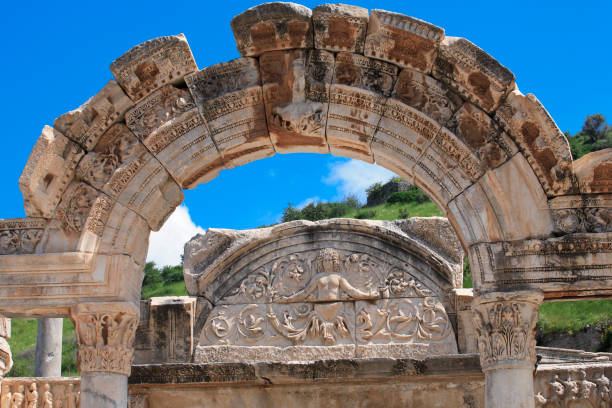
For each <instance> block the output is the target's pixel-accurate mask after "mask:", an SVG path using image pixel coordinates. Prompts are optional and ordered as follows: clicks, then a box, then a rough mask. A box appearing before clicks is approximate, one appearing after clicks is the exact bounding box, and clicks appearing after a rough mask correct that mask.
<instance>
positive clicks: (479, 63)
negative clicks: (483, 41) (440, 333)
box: [432, 37, 514, 113]
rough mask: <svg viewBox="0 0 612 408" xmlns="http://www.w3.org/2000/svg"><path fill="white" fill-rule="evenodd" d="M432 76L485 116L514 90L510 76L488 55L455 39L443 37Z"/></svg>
mask: <svg viewBox="0 0 612 408" xmlns="http://www.w3.org/2000/svg"><path fill="white" fill-rule="evenodd" d="M432 75H433V76H434V77H435V78H437V79H439V80H440V81H442V82H445V83H447V84H448V85H450V86H451V87H452V88H453V89H455V90H457V91H458V92H459V93H460V94H461V96H463V97H464V98H466V99H468V100H470V101H472V102H473V103H475V104H476V105H478V106H479V107H481V108H482V109H484V110H485V111H486V112H487V113H491V112H493V111H494V110H495V109H496V108H497V107H498V106H499V104H500V102H501V100H502V99H503V98H504V96H506V94H507V93H508V92H510V91H512V89H514V74H513V73H512V72H510V71H509V70H508V69H507V68H506V67H504V66H503V65H501V64H500V63H499V62H497V61H496V60H495V59H494V58H493V57H491V56H490V55H489V54H487V53H486V52H484V51H483V50H481V49H480V48H478V47H477V46H476V45H474V44H472V43H471V42H469V41H468V40H466V39H464V38H459V37H446V38H445V39H444V41H442V43H441V44H440V45H439V47H438V54H437V58H436V61H435V64H434V67H433V71H432Z"/></svg>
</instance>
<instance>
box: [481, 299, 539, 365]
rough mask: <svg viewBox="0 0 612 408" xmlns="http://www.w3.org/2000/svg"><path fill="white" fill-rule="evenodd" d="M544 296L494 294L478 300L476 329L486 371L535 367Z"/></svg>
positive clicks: (482, 362) (482, 363)
mask: <svg viewBox="0 0 612 408" xmlns="http://www.w3.org/2000/svg"><path fill="white" fill-rule="evenodd" d="M542 299H543V295H542V293H540V292H531V291H529V292H527V291H520V292H509V293H505V292H493V293H486V294H483V295H480V296H478V297H475V298H474V301H473V303H472V311H473V320H474V328H475V329H476V333H477V335H478V350H479V352H480V365H481V366H482V369H483V371H487V370H492V369H501V368H515V367H516V368H518V367H522V368H532V369H533V367H534V366H535V362H536V355H535V345H536V339H535V325H536V323H537V321H538V314H539V308H540V304H541V303H542Z"/></svg>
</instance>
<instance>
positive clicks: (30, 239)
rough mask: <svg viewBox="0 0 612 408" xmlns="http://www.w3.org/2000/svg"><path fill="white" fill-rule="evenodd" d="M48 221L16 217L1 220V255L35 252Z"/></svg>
mask: <svg viewBox="0 0 612 408" xmlns="http://www.w3.org/2000/svg"><path fill="white" fill-rule="evenodd" d="M46 225H47V221H45V220H43V219H36V218H14V219H6V220H2V221H0V255H23V254H33V253H34V251H35V250H36V247H37V246H38V243H39V242H40V240H41V238H42V236H43V233H44V229H45V227H46Z"/></svg>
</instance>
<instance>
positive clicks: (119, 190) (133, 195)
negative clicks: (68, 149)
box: [77, 123, 184, 230]
mask: <svg viewBox="0 0 612 408" xmlns="http://www.w3.org/2000/svg"><path fill="white" fill-rule="evenodd" d="M77 176H78V177H79V178H80V179H81V180H83V181H85V182H87V183H88V184H90V185H92V186H94V187H96V188H97V189H99V190H102V191H104V192H105V193H106V194H108V196H109V197H111V198H113V199H116V200H118V201H119V202H121V203H122V204H123V205H125V206H127V207H128V208H130V209H132V210H133V211H135V212H137V213H138V214H140V215H141V216H142V217H144V218H145V219H146V220H147V222H148V223H149V226H150V227H151V229H153V230H158V229H159V228H161V226H162V225H163V223H164V221H165V220H166V218H167V217H169V216H170V214H171V213H172V211H174V209H175V208H176V207H177V206H178V205H179V204H180V203H181V202H182V201H183V198H184V195H183V192H182V190H181V188H180V187H179V186H178V185H177V184H176V182H175V181H174V180H173V179H172V178H171V177H170V175H169V174H168V172H167V171H166V169H164V167H162V165H161V164H160V163H159V162H158V161H157V160H156V159H155V157H154V156H153V155H151V153H149V151H148V150H147V149H146V148H145V146H143V145H142V144H141V143H140V142H139V141H138V139H137V138H136V136H135V135H134V134H133V133H132V132H130V130H129V129H128V128H127V127H126V126H125V125H124V124H121V123H118V124H115V125H113V127H111V128H110V129H109V130H108V131H107V132H106V133H105V134H104V136H102V138H101V139H100V141H99V142H98V144H97V145H96V147H95V148H94V150H93V151H92V152H90V153H88V154H87V155H86V156H85V158H84V159H83V160H82V161H81V163H80V164H79V168H78V170H77Z"/></svg>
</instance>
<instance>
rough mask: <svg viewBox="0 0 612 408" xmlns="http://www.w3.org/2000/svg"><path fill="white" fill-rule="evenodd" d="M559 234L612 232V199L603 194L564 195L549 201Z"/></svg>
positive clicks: (556, 231)
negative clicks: (586, 195) (585, 195)
mask: <svg viewBox="0 0 612 408" xmlns="http://www.w3.org/2000/svg"><path fill="white" fill-rule="evenodd" d="M549 207H550V209H551V213H552V217H553V222H554V225H555V233H556V234H557V235H566V234H574V233H581V232H612V199H610V198H608V197H606V196H605V195H601V196H596V195H592V196H588V197H584V196H563V197H558V198H555V199H553V200H551V201H550V202H549Z"/></svg>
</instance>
